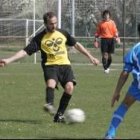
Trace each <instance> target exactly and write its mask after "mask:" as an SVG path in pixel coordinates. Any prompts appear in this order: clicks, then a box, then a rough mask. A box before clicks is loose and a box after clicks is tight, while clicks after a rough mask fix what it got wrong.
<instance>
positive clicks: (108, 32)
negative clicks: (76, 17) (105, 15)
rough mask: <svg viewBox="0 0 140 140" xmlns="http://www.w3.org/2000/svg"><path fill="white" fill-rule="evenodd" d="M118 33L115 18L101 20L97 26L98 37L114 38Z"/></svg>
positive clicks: (96, 34)
mask: <svg viewBox="0 0 140 140" xmlns="http://www.w3.org/2000/svg"><path fill="white" fill-rule="evenodd" d="M117 35H118V30H117V28H116V24H115V22H114V21H113V20H109V21H104V20H103V21H101V22H100V23H99V24H98V26H97V31H96V33H95V36H96V37H101V38H113V37H116V36H117Z"/></svg>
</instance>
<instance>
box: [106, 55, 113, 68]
mask: <svg viewBox="0 0 140 140" xmlns="http://www.w3.org/2000/svg"><path fill="white" fill-rule="evenodd" d="M111 63H112V58H111V57H110V58H109V59H108V62H107V67H108V68H109V67H110V65H111Z"/></svg>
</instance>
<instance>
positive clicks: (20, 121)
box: [0, 119, 41, 124]
mask: <svg viewBox="0 0 140 140" xmlns="http://www.w3.org/2000/svg"><path fill="white" fill-rule="evenodd" d="M0 122H14V123H26V124H41V121H40V120H20V119H0Z"/></svg>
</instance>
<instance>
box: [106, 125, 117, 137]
mask: <svg viewBox="0 0 140 140" xmlns="http://www.w3.org/2000/svg"><path fill="white" fill-rule="evenodd" d="M115 134H116V130H115V128H114V127H113V126H110V128H109V130H108V131H107V133H106V135H105V139H115Z"/></svg>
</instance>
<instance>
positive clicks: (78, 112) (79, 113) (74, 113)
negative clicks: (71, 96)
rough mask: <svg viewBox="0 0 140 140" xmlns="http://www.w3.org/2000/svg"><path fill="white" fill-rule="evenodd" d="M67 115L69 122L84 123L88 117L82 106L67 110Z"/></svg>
mask: <svg viewBox="0 0 140 140" xmlns="http://www.w3.org/2000/svg"><path fill="white" fill-rule="evenodd" d="M65 117H66V121H67V122H68V123H82V122H84V121H85V118H86V116H85V112H84V111H83V110H82V109H80V108H74V109H69V110H67V111H66V115H65Z"/></svg>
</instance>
